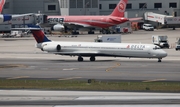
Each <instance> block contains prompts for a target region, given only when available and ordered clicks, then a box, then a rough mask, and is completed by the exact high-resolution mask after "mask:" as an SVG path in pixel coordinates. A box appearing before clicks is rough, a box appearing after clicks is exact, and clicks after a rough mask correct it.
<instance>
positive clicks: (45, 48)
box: [42, 44, 61, 52]
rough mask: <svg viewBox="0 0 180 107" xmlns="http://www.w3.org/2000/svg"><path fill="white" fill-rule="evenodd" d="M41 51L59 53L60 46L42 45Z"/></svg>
mask: <svg viewBox="0 0 180 107" xmlns="http://www.w3.org/2000/svg"><path fill="white" fill-rule="evenodd" d="M42 50H43V51H47V52H60V51H61V45H59V44H58V45H50V44H48V45H47V44H43V45H42Z"/></svg>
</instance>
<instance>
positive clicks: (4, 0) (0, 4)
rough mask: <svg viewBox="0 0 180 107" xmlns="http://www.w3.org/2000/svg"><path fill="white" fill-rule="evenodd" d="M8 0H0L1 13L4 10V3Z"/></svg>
mask: <svg viewBox="0 0 180 107" xmlns="http://www.w3.org/2000/svg"><path fill="white" fill-rule="evenodd" d="M5 2H6V0H0V13H1V12H2V10H3V7H4V4H5Z"/></svg>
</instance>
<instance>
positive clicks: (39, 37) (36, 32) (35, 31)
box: [28, 25, 51, 43]
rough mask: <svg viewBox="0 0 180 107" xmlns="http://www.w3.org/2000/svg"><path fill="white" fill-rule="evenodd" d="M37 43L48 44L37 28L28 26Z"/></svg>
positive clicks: (42, 33) (47, 40)
mask: <svg viewBox="0 0 180 107" xmlns="http://www.w3.org/2000/svg"><path fill="white" fill-rule="evenodd" d="M28 27H29V29H30V31H31V33H32V34H33V36H34V38H35V39H36V41H37V43H43V42H50V41H51V40H49V39H48V38H47V37H46V36H45V34H44V32H43V31H42V29H41V28H40V27H39V26H30V25H29V26H28Z"/></svg>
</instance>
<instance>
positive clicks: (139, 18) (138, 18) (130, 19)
mask: <svg viewBox="0 0 180 107" xmlns="http://www.w3.org/2000/svg"><path fill="white" fill-rule="evenodd" d="M138 20H143V17H137V18H129V21H138Z"/></svg>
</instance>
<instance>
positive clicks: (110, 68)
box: [106, 63, 121, 72]
mask: <svg viewBox="0 0 180 107" xmlns="http://www.w3.org/2000/svg"><path fill="white" fill-rule="evenodd" d="M120 65H121V64H120V63H116V65H115V66H112V67H109V68H107V69H106V72H109V71H111V70H112V69H114V68H117V67H119V66H120Z"/></svg>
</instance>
